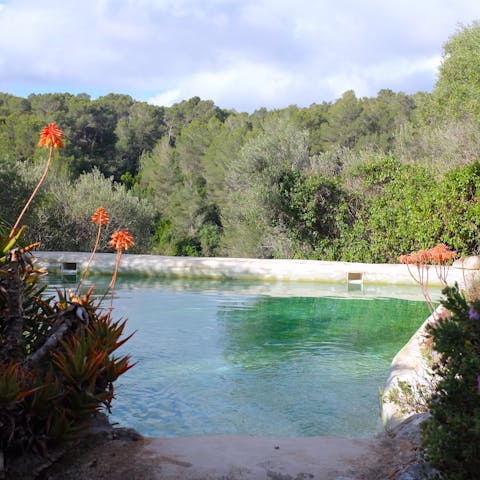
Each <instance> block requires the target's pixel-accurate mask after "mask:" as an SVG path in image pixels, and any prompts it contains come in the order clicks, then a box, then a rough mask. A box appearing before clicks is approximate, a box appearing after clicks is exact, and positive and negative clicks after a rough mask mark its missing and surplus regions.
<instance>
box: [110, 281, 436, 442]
mask: <svg viewBox="0 0 480 480" xmlns="http://www.w3.org/2000/svg"><path fill="white" fill-rule="evenodd" d="M283 287H285V288H283ZM316 288H318V290H319V291H320V290H322V289H323V290H322V292H321V295H322V296H314V294H315V289H316ZM325 288H326V287H322V288H320V287H315V286H314V285H313V286H312V285H309V286H306V285H302V284H298V285H297V284H295V285H292V284H289V285H282V284H278V283H275V284H270V285H269V284H261V283H246V282H232V281H230V282H221V281H200V280H198V281H195V280H188V281H186V280H184V281H182V280H165V281H155V282H152V281H135V280H123V281H120V282H119V284H118V287H117V291H116V294H117V298H116V301H115V313H116V315H117V316H122V317H128V330H129V331H133V330H136V334H135V335H134V336H133V338H132V339H131V340H130V341H129V342H128V343H127V344H126V345H125V347H124V348H123V350H124V351H128V352H130V353H131V354H132V358H133V360H134V361H135V362H138V364H137V366H136V367H134V368H133V369H132V370H130V371H129V372H127V373H126V374H125V375H124V376H122V377H121V378H120V379H119V380H118V381H117V384H116V397H117V398H116V401H115V402H114V403H113V415H112V420H113V421H116V422H118V423H120V424H121V425H124V426H129V427H133V428H135V429H137V430H138V431H139V432H140V433H142V434H144V435H149V436H181V435H210V434H212V435H213V434H244V435H257V436H301V437H303V436H314V435H335V436H347V437H351V438H360V437H367V436H371V435H372V434H375V433H376V432H378V431H380V430H381V428H382V426H381V421H380V409H379V389H381V388H382V387H383V386H384V385H385V382H386V379H387V376H388V371H389V367H390V363H391V360H392V358H393V357H394V355H395V354H396V353H397V352H398V350H399V349H400V348H401V347H402V346H403V345H404V344H405V343H406V342H407V341H408V339H409V338H410V337H411V335H412V334H413V333H414V332H415V330H416V329H417V328H418V327H419V326H420V325H421V323H422V322H423V321H424V319H425V318H426V317H427V316H428V311H427V308H426V307H425V305H424V303H423V302H422V301H420V300H402V299H395V298H382V297H381V295H382V294H386V295H387V296H388V295H390V294H393V293H394V292H395V291H397V290H398V289H392V288H391V289H390V290H382V289H379V290H378V291H377V290H375V291H374V292H373V294H372V293H371V292H370V293H369V292H365V291H362V290H357V291H354V292H348V291H347V290H346V287H345V286H333V287H332V286H330V287H328V288H327V291H326V292H325V291H324V290H325ZM407 290H408V289H407ZM408 291H409V295H410V294H412V292H415V293H416V290H413V289H411V290H408ZM302 292H304V293H306V294H304V296H302ZM292 295H293V296H292ZM325 295H326V296H325ZM372 295H373V296H372ZM411 297H412V298H418V299H419V297H418V295H413V294H412V295H411ZM409 298H410V297H409Z"/></svg>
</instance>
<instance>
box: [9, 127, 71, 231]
mask: <svg viewBox="0 0 480 480" xmlns="http://www.w3.org/2000/svg"><path fill="white" fill-rule="evenodd" d="M62 137H63V132H62V131H61V130H60V128H58V126H57V124H56V123H49V124H48V125H47V126H46V127H45V128H43V130H42V131H41V132H40V140H39V142H38V146H39V147H46V148H48V149H49V154H48V160H47V164H46V165H45V170H44V171H43V174H42V177H41V178H40V180H39V181H38V183H37V186H36V187H35V189H34V190H33V192H32V194H31V195H30V198H29V199H28V200H27V203H26V204H25V206H24V207H23V210H22V211H21V212H20V215H19V216H18V218H17V221H16V222H15V225H14V226H13V227H12V229H11V230H10V233H9V235H8V238H9V239H10V238H12V237H13V236H14V235H15V232H16V231H17V228H18V225H19V224H20V222H21V221H22V218H23V216H24V215H25V212H26V211H27V210H28V207H29V206H30V204H31V203H32V200H33V199H34V197H35V195H36V194H37V192H38V190H39V189H40V187H41V186H42V184H43V182H44V181H45V178H47V173H48V169H49V168H50V164H51V162H52V155H53V149H56V148H62V147H63V142H62Z"/></svg>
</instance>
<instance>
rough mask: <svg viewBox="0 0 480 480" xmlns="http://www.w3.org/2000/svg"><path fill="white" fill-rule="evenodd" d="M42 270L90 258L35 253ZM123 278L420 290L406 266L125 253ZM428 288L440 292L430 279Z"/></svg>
mask: <svg viewBox="0 0 480 480" xmlns="http://www.w3.org/2000/svg"><path fill="white" fill-rule="evenodd" d="M35 257H36V258H37V260H38V263H39V265H40V266H41V267H43V268H47V269H48V270H50V271H53V272H57V273H66V274H68V273H79V272H81V271H82V270H83V269H85V266H86V265H87V262H88V259H89V258H90V253H88V252H42V251H41V252H35ZM115 259H116V254H115V253H98V254H96V255H95V257H94V259H93V261H92V263H91V265H90V267H89V271H90V273H98V274H111V273H112V272H113V269H114V266H115ZM121 273H122V274H134V275H145V276H154V277H187V278H213V279H241V280H267V281H292V282H321V283H343V284H345V285H349V284H352V285H355V284H357V285H365V284H386V285H417V284H416V282H415V281H414V280H413V278H412V276H411V275H410V273H409V271H408V268H407V267H406V265H403V264H369V263H356V262H334V261H322V260H296V259H294V260H285V259H252V258H228V257H170V256H164V255H137V254H128V253H125V254H124V255H123V256H122V261H121ZM462 278H463V274H462V269H459V268H451V269H450V272H449V280H450V281H453V282H459V283H462V281H463V280H462ZM429 284H430V285H431V286H440V285H441V283H440V282H439V280H438V278H437V277H436V276H435V275H431V278H430V281H429Z"/></svg>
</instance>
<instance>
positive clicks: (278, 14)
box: [0, 0, 478, 111]
mask: <svg viewBox="0 0 480 480" xmlns="http://www.w3.org/2000/svg"><path fill="white" fill-rule="evenodd" d="M477 11H478V4H477V0H457V1H456V2H455V3H453V2H451V1H450V0H424V1H423V2H419V1H418V0H399V1H397V2H385V1H384V0H365V1H364V2H358V1H357V0H317V1H313V0H295V1H294V0H202V1H201V2H200V1H198V0H84V1H83V2H78V1H77V0H50V2H49V5H48V8H45V5H44V4H41V3H38V2H37V1H35V0H6V1H5V2H4V3H3V4H2V3H0V66H1V68H0V91H7V92H11V93H16V92H18V91H19V86H20V85H21V86H22V88H24V89H25V88H29V87H30V90H31V91H48V88H49V86H51V88H53V86H55V87H58V86H59V85H65V88H64V90H72V89H73V90H75V91H85V92H87V93H90V92H93V91H99V90H101V91H107V92H108V91H115V92H120V93H126V94H130V95H132V96H133V97H134V98H139V99H145V98H153V97H155V98H154V99H153V100H152V101H155V102H157V103H164V104H168V103H169V102H172V101H173V102H174V101H178V100H182V99H186V98H190V97H192V96H200V97H201V98H205V99H212V100H213V101H214V102H215V103H216V104H217V105H219V106H222V107H224V108H235V109H237V110H248V111H252V110H254V109H256V108H259V107H261V106H266V107H269V108H274V107H282V106H286V105H289V104H298V105H302V106H303V105H309V104H310V103H313V102H321V101H324V100H333V99H334V98H336V97H338V96H339V95H341V94H342V93H343V92H344V91H346V90H349V89H354V90H355V91H356V93H357V95H359V96H364V95H375V94H376V92H377V91H378V90H379V89H381V88H392V89H395V90H409V91H408V92H407V93H410V92H411V91H412V89H415V88H417V89H418V90H429V89H431V88H432V87H433V85H434V83H435V80H436V73H435V69H436V67H437V66H438V58H439V56H440V55H441V49H442V45H443V43H444V42H445V41H446V40H447V39H448V37H449V36H450V35H451V34H453V33H454V32H455V29H456V27H457V25H458V24H459V23H460V22H463V23H470V22H471V21H473V20H475V15H477ZM427 20H428V22H427ZM427 23H428V24H427ZM155 92H159V93H158V95H156V94H155ZM177 97H178V98H177Z"/></svg>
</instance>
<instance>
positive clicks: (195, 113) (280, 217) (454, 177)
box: [0, 23, 480, 262]
mask: <svg viewBox="0 0 480 480" xmlns="http://www.w3.org/2000/svg"><path fill="white" fill-rule="evenodd" d="M479 53H480V24H479V23H473V24H471V25H469V26H466V27H462V28H461V29H459V30H458V31H457V32H456V33H455V34H454V35H452V36H451V37H450V38H449V39H448V40H447V42H446V43H445V45H444V50H443V61H442V65H441V67H440V71H439V76H438V81H437V83H436V85H435V88H434V90H433V91H432V92H431V93H425V92H418V93H416V94H414V95H406V94H404V93H402V92H393V91H391V90H380V91H379V92H378V94H377V96H376V97H374V98H366V97H365V98H357V96H356V95H355V93H354V92H353V91H346V92H345V93H344V94H343V95H342V96H341V97H340V98H338V99H337V100H335V101H333V102H320V103H315V104H312V105H310V106H309V107H306V108H300V107H297V106H295V105H292V106H290V107H288V108H285V109H279V110H271V111H269V110H267V109H265V108H259V109H258V110H257V111H255V112H254V113H252V114H247V113H242V112H236V111H231V110H224V109H221V108H218V107H217V106H215V105H214V103H213V102H211V101H208V100H201V99H200V98H198V97H193V98H191V99H189V100H185V101H182V102H180V103H177V104H175V105H173V106H172V107H168V108H165V107H156V106H153V105H150V104H147V103H143V102H138V101H135V100H133V99H132V98H131V97H130V96H128V95H120V94H109V95H106V96H103V97H100V98H98V99H92V98H90V97H89V96H88V95H86V94H79V95H72V94H69V93H52V94H32V95H30V96H28V98H21V97H16V96H13V95H10V94H6V93H0V172H1V174H0V219H1V222H2V226H1V227H0V228H4V229H9V227H11V224H12V222H13V221H14V220H15V218H16V216H17V214H18V212H17V211H16V210H15V208H11V207H12V205H13V206H15V205H18V206H19V208H20V206H21V205H22V202H23V199H24V198H26V197H27V196H28V195H29V193H30V192H31V190H32V188H33V186H34V185H35V183H36V181H37V180H38V177H39V176H40V175H41V171H42V168H43V164H44V162H45V158H43V156H42V152H41V151H40V150H39V149H37V148H36V138H37V132H38V131H40V129H41V128H42V127H43V126H44V125H45V123H48V122H56V123H57V124H58V125H59V127H60V128H61V129H62V130H63V131H64V132H65V148H64V149H62V150H61V151H60V150H59V151H58V152H57V153H56V155H55V159H54V165H53V166H52V173H53V174H52V175H51V176H50V179H49V180H48V181H47V183H46V184H45V185H44V187H43V189H42V191H41V194H40V195H39V196H38V197H37V198H36V201H35V204H34V205H33V208H32V209H31V210H30V211H29V214H28V216H29V217H28V218H26V219H25V223H26V224H28V225H29V228H28V230H27V232H26V234H27V236H28V238H29V239H30V240H32V241H41V242H42V248H43V249H47V250H74V251H77V250H78V251H89V250H90V249H91V247H92V245H91V238H92V237H94V235H92V233H93V232H90V231H88V229H85V227H84V226H85V220H88V219H89V218H90V216H91V215H92V213H93V212H94V211H95V210H96V208H97V207H98V206H99V205H103V206H104V207H105V208H106V209H107V211H108V212H109V213H110V218H111V220H112V221H111V224H110V225H109V228H110V229H111V230H112V231H113V230H115V229H117V228H127V229H129V230H130V231H131V232H132V234H133V236H134V237H135V239H136V247H135V249H136V250H134V251H136V252H137V253H155V254H166V255H198V256H232V257H261V258H311V259H323V260H344V261H360V262H395V261H396V260H397V258H398V255H400V254H401V253H404V252H409V251H412V250H418V249H420V248H427V247H430V246H432V245H435V244H437V243H445V244H447V245H448V246H449V247H450V248H452V249H454V250H456V251H458V252H459V253H460V254H477V253H480V244H479V235H478V233H479V227H480V202H479V192H480V135H479V133H480V77H479V75H478V72H479V71H480V55H479ZM32 164H33V166H34V168H33V169H32ZM32 170H33V171H34V172H36V175H34V176H32ZM92 229H94V225H92ZM108 236H109V235H105V238H108ZM106 247H107V246H106V245H104V246H103V248H104V249H106Z"/></svg>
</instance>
